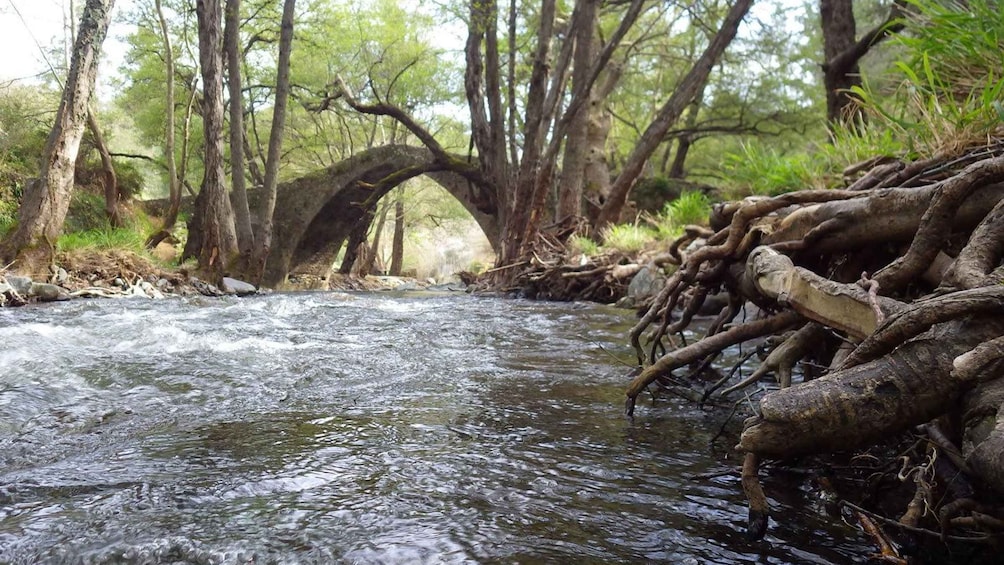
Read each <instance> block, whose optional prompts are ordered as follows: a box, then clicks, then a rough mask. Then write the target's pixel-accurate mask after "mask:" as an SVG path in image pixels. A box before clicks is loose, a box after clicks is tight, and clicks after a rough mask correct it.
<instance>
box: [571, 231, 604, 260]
mask: <svg viewBox="0 0 1004 565" xmlns="http://www.w3.org/2000/svg"><path fill="white" fill-rule="evenodd" d="M568 248H569V250H570V251H571V252H572V255H585V256H586V257H594V256H596V255H599V254H600V244H598V243H596V242H595V241H593V240H592V239H590V238H588V237H586V236H583V235H573V236H572V237H571V238H570V239H569V240H568Z"/></svg>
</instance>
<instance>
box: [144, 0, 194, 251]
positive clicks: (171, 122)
mask: <svg viewBox="0 0 1004 565" xmlns="http://www.w3.org/2000/svg"><path fill="white" fill-rule="evenodd" d="M154 7H155V9H156V10H157V21H158V24H159V26H160V37H161V41H162V42H163V44H164V67H165V68H164V73H165V77H164V80H165V94H164V97H165V105H166V110H165V116H164V118H165V121H166V123H165V125H164V129H165V131H164V134H165V135H164V160H165V162H166V164H167V190H168V197H169V199H170V205H169V206H168V207H167V213H166V214H165V215H164V221H163V224H162V225H161V228H160V231H158V232H157V233H154V234H152V235H150V237H149V238H147V241H146V246H147V247H148V248H154V247H156V246H157V244H159V243H160V242H161V241H163V240H164V239H166V238H167V237H168V236H169V235H171V230H173V229H174V224H176V223H177V222H178V213H179V212H180V211H181V182H180V181H179V179H178V166H177V164H176V162H175V159H174V146H175V139H174V126H175V116H174V46H173V45H172V44H171V35H170V34H169V33H168V29H167V18H165V17H164V7H163V5H162V2H161V0H156V1H155V2H154ZM192 90H193V91H194V90H195V89H194V88H193V89H192ZM190 107H191V104H189V108H190ZM187 138H188V119H187V117H186V122H185V141H184V143H183V146H184V152H186V153H187V149H188V143H187V141H188V139H187ZM182 168H184V166H183V167H182Z"/></svg>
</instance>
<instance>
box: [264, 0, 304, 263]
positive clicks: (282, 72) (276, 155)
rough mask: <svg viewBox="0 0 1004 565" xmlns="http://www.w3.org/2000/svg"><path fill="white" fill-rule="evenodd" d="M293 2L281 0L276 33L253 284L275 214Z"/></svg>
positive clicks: (268, 245)
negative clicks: (276, 55)
mask: <svg viewBox="0 0 1004 565" xmlns="http://www.w3.org/2000/svg"><path fill="white" fill-rule="evenodd" d="M295 8H296V0H285V3H284V4H283V8H282V24H281V31H280V33H279V62H278V66H277V68H276V79H275V103H274V107H273V109H272V130H271V131H270V132H269V139H268V158H267V160H266V161H265V186H264V187H262V191H263V195H262V198H261V208H260V209H259V222H260V226H261V228H260V231H259V233H258V234H257V235H256V237H255V239H254V244H255V249H254V265H253V267H254V273H253V275H254V277H253V278H254V280H255V281H260V280H261V277H262V275H263V274H264V272H265V261H266V260H267V259H268V254H269V251H270V250H271V247H272V229H273V227H272V226H273V219H272V217H273V215H274V214H275V200H276V188H277V186H278V180H279V159H280V157H281V151H282V135H283V132H284V131H285V126H286V103H287V101H288V99H289V58H290V53H291V52H292V50H293V17H294V12H295Z"/></svg>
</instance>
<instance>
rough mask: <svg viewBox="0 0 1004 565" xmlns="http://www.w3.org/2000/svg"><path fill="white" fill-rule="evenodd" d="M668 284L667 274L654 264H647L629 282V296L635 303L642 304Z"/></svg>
mask: <svg viewBox="0 0 1004 565" xmlns="http://www.w3.org/2000/svg"><path fill="white" fill-rule="evenodd" d="M665 284H666V275H664V274H663V273H662V269H659V268H658V267H656V266H655V265H653V264H648V265H645V266H644V267H642V268H641V270H640V271H638V274H636V275H635V276H634V277H632V278H631V282H630V283H629V284H628V289H627V296H628V298H630V299H631V302H632V303H633V304H641V303H643V302H645V301H646V300H649V299H651V298H652V297H654V296H655V295H656V294H659V291H660V290H662V287H663V286H665Z"/></svg>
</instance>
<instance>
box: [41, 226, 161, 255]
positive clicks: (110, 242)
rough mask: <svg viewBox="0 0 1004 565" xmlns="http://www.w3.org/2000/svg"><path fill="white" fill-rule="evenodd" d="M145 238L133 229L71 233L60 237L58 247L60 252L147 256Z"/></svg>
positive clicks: (105, 229) (107, 229) (108, 229)
mask: <svg viewBox="0 0 1004 565" xmlns="http://www.w3.org/2000/svg"><path fill="white" fill-rule="evenodd" d="M144 242H145V237H144V235H143V234H142V233H140V232H139V231H137V230H135V229H132V228H102V229H91V230H86V231H78V232H70V233H67V234H63V235H62V236H60V238H59V241H58V242H57V244H56V246H57V247H58V248H59V250H60V251H66V252H69V251H107V250H112V249H119V250H127V251H132V252H134V253H137V254H141V255H145V254H146V248H145V247H144V245H143V244H144Z"/></svg>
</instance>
